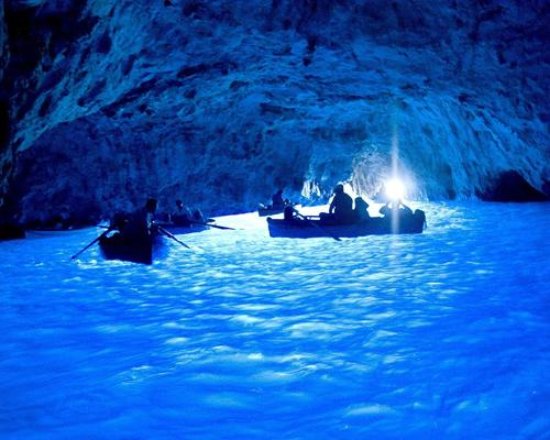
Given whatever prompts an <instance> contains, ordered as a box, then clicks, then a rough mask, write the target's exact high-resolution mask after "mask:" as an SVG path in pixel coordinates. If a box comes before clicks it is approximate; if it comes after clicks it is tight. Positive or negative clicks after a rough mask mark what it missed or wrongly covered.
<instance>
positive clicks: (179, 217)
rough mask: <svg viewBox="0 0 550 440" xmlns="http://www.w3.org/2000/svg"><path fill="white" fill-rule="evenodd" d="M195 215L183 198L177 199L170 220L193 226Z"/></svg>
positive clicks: (179, 224)
mask: <svg viewBox="0 0 550 440" xmlns="http://www.w3.org/2000/svg"><path fill="white" fill-rule="evenodd" d="M192 219H193V216H192V215H191V211H190V210H189V208H188V207H187V206H185V205H184V204H183V202H182V201H181V200H179V199H178V200H176V210H175V211H174V213H173V214H172V216H171V218H170V220H171V221H172V223H174V224H175V225H177V226H191V220H192Z"/></svg>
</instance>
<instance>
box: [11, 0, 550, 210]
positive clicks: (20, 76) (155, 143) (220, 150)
mask: <svg viewBox="0 0 550 440" xmlns="http://www.w3.org/2000/svg"><path fill="white" fill-rule="evenodd" d="M5 3H6V6H5V8H4V10H2V9H0V12H1V13H2V16H3V20H2V21H3V25H4V26H3V27H2V43H3V44H2V45H1V46H0V47H1V49H0V50H2V54H3V56H2V59H3V61H2V64H0V75H2V76H1V77H0V78H2V89H3V90H4V91H3V93H2V97H1V100H0V104H1V105H0V121H2V124H3V128H4V127H6V128H7V131H6V130H3V133H4V135H3V140H2V144H1V147H0V148H1V159H0V164H2V175H1V179H0V181H1V186H0V188H1V191H0V193H1V195H2V197H3V200H4V202H3V203H4V209H5V210H6V211H7V207H9V208H10V210H11V211H13V212H15V213H17V215H18V216H19V218H21V220H22V221H32V220H36V219H42V220H45V219H46V218H48V217H50V216H52V215H54V214H55V213H59V212H69V213H71V215H74V216H75V217H77V218H78V219H80V220H82V221H93V220H94V219H96V218H98V217H99V216H102V215H106V214H108V213H109V212H112V210H115V209H132V208H133V207H136V206H139V205H141V204H142V203H143V200H144V199H145V198H146V197H147V196H154V197H157V198H159V200H160V203H161V206H162V205H164V207H171V206H172V205H173V201H174V200H175V199H176V198H182V199H184V200H186V201H187V202H188V203H189V204H191V205H200V206H201V207H202V208H203V209H204V210H206V211H207V212H209V213H211V214H219V213H224V212H240V211H244V210H250V209H254V208H255V207H256V205H257V203H258V202H259V201H265V199H266V198H268V197H269V195H270V194H271V193H272V192H273V190H274V189H275V188H277V187H281V186H284V187H285V192H286V194H287V195H288V196H292V197H298V196H299V195H300V194H301V195H302V197H305V198H307V199H308V200H316V199H318V198H320V199H322V200H326V198H327V197H328V196H329V195H330V191H331V189H332V187H333V185H334V184H335V183H337V182H338V181H348V182H350V183H351V185H352V186H353V187H354V189H355V190H356V191H357V192H360V193H362V194H364V195H365V196H368V197H372V196H374V195H375V194H376V193H378V192H379V190H380V188H381V184H382V181H383V179H384V177H385V176H387V175H388V174H390V173H391V172H392V164H395V166H396V167H397V168H398V169H399V172H400V174H402V175H403V176H404V178H406V180H407V181H408V183H409V187H410V191H409V197H412V198H429V199H446V198H450V199H454V198H469V197H475V196H479V197H482V198H488V199H491V197H492V196H491V194H494V193H495V191H493V190H494V185H498V182H499V181H500V180H499V179H501V176H502V175H506V173H509V172H514V173H516V174H517V176H519V178H520V179H523V181H524V183H525V184H526V185H527V187H529V188H531V189H533V190H535V191H536V190H538V191H539V193H538V194H540V193H541V192H546V193H547V194H549V193H550V189H549V188H548V182H549V181H550V168H549V166H548V165H547V164H548V163H550V161H549V159H550V145H549V131H548V122H549V121H550V108H549V104H548V100H547V96H548V95H549V92H550V90H549V88H550V87H549V79H548V78H550V76H549V75H548V73H549V63H550V52H549V51H548V49H547V47H548V43H549V40H550V33H549V31H548V30H547V26H546V23H548V22H550V21H549V19H550V6H549V4H548V2H546V1H542V0H532V1H524V0H508V1H496V0H483V1H481V0H475V1H474V0H467V1H460V2H458V1H452V0H446V1H440V2H427V1H420V0H401V1H394V2H388V1H385V0H384V1H382V0H371V1H359V0H358V1H352V0H347V1H346V0H303V1H300V2H297V1H293V0H269V1H268V0H262V1H254V2H249V1H246V0H242V1H238V0H235V1H229V0H208V1H207V0H186V1H184V0H171V1H169V0H158V1H157V0H149V1H145V0H132V1H130V0H119V1H114V0H112V1H111V0H95V1H93V0H89V1H87V2H86V1H85V0H78V1H77V0H73V1H69V0H65V1H61V0H59V1H53V2H45V1H34V2H24V1H19V2H16V1H11V2H10V1H8V2H5ZM5 60H8V61H5ZM2 115H4V116H3V118H2ZM6 133H7V134H6ZM492 188H493V189H492ZM496 192H498V191H496ZM499 194H500V193H499ZM499 197H500V196H499ZM8 202H9V203H8Z"/></svg>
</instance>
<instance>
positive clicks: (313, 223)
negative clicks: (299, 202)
mask: <svg viewBox="0 0 550 440" xmlns="http://www.w3.org/2000/svg"><path fill="white" fill-rule="evenodd" d="M290 208H291V209H292V212H294V213H295V214H296V216H298V218H301V219H302V220H304V221H305V222H306V223H307V224H309V225H311V226H314V227H316V228H317V229H320V230H321V231H323V232H324V233H325V234H326V235H328V236H329V237H331V238H334V239H335V240H336V241H342V239H341V238H340V237H337V236H336V235H334V234H332V233H331V232H330V231H327V230H326V229H325V228H323V227H322V226H321V225H319V224H317V222H314V221H311V220H310V219H308V218H307V217H306V216H305V215H303V214H301V213H300V211H298V210H297V209H296V208H294V207H292V206H291V207H290Z"/></svg>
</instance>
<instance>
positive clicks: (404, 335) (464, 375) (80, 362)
mask: <svg viewBox="0 0 550 440" xmlns="http://www.w3.org/2000/svg"><path fill="white" fill-rule="evenodd" d="M422 207H423V208H424V209H425V210H426V212H427V217H428V229H427V230H426V231H425V233H424V234H421V235H409V236H377V237H363V238H357V239H344V240H343V241H341V242H337V241H335V240H333V239H331V238H318V239H308V240H293V239H281V238H279V239H270V238H269V237H268V234H267V227H266V224H265V220H263V219H259V218H257V217H255V216H253V215H252V214H250V215H243V216H234V217H229V218H224V219H219V220H218V221H219V223H220V224H225V225H229V226H238V227H241V228H242V229H241V230H238V231H222V230H209V231H205V232H200V233H195V234H188V235H180V236H179V238H180V239H182V240H184V241H185V242H186V243H188V244H189V245H190V246H191V247H192V248H193V250H192V251H189V250H187V249H185V248H183V247H180V246H179V245H178V244H176V243H174V242H168V243H167V244H166V246H165V249H164V250H163V254H164V255H163V256H160V258H159V259H157V260H156V261H155V264H153V265H152V266H140V265H135V264H132V263H119V262H108V261H104V260H102V259H101V257H100V256H99V253H98V250H97V248H96V247H93V248H91V249H90V250H88V251H87V252H85V253H84V254H83V255H82V256H81V258H80V260H79V261H78V262H76V263H75V262H71V261H69V257H70V256H71V255H72V254H74V253H76V252H77V251H78V250H79V249H81V248H82V247H83V246H84V245H85V244H87V243H88V242H90V241H91V240H92V239H93V238H94V237H96V236H97V235H98V233H100V232H101V231H100V230H96V229H95V228H94V229H88V230H83V231H74V232H65V233H38V232H36V233H30V234H29V237H28V239H26V240H18V241H12V242H2V243H0V270H1V272H2V288H1V294H0V301H1V302H0V334H1V338H0V437H1V438H9V439H12V438H22V439H29V438H31V439H32V438H75V439H76V438H111V439H116V438H124V439H136V438H182V439H191V438H196V439H220V438H227V439H249V438H258V439H259V438H261V439H337V438H343V439H347V438H349V439H366V438H373V439H374V438H377V439H378V438H407V439H411V438H446V439H449V438H451V439H452V438H457V439H458V438H499V439H504V438H525V439H542V438H550V410H549V408H550V386H549V385H548V384H549V382H550V373H549V372H550V354H549V344H550V343H549V341H550V338H549V337H550V320H549V318H550V311H549V310H550V309H549V306H550V256H549V253H550V204H527V205H513V204H512V205H506V204H499V205H493V204H456V205H437V204H431V205H425V206H422Z"/></svg>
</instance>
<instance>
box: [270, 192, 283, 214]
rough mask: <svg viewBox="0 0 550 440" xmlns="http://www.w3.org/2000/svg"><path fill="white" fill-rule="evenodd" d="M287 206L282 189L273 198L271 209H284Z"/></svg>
mask: <svg viewBox="0 0 550 440" xmlns="http://www.w3.org/2000/svg"><path fill="white" fill-rule="evenodd" d="M285 205H286V203H285V199H283V190H282V189H280V190H278V191H277V192H276V193H275V194H273V196H272V197H271V208H272V209H284V207H285Z"/></svg>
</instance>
